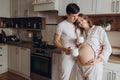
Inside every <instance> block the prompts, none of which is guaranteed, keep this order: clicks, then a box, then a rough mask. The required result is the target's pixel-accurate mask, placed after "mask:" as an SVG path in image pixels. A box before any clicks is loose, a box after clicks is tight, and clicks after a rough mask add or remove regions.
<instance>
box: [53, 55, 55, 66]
mask: <svg viewBox="0 0 120 80" xmlns="http://www.w3.org/2000/svg"><path fill="white" fill-rule="evenodd" d="M55 60H56V56H55V55H54V57H53V63H54V64H56V61H55Z"/></svg>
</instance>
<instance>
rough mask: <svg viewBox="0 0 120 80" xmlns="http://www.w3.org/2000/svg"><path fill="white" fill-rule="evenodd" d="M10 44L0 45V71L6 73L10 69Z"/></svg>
mask: <svg viewBox="0 0 120 80" xmlns="http://www.w3.org/2000/svg"><path fill="white" fill-rule="evenodd" d="M7 49H8V46H7V45H3V46H0V73H4V72H7V71H8V59H7V57H8V52H7V51H8V50H7Z"/></svg>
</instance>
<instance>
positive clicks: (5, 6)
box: [0, 0, 10, 17]
mask: <svg viewBox="0 0 120 80" xmlns="http://www.w3.org/2000/svg"><path fill="white" fill-rule="evenodd" d="M0 17H10V0H0Z"/></svg>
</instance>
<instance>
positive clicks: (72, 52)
mask: <svg viewBox="0 0 120 80" xmlns="http://www.w3.org/2000/svg"><path fill="white" fill-rule="evenodd" d="M70 53H71V55H72V56H74V57H77V56H78V55H79V52H78V48H72V49H71V50H70Z"/></svg>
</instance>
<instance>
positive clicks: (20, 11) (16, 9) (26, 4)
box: [11, 0, 32, 17]
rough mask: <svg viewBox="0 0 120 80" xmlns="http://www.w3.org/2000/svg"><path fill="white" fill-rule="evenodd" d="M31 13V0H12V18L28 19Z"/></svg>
mask: <svg viewBox="0 0 120 80" xmlns="http://www.w3.org/2000/svg"><path fill="white" fill-rule="evenodd" d="M31 11H32V1H31V0H11V17H28V16H29V14H30V12H31Z"/></svg>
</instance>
